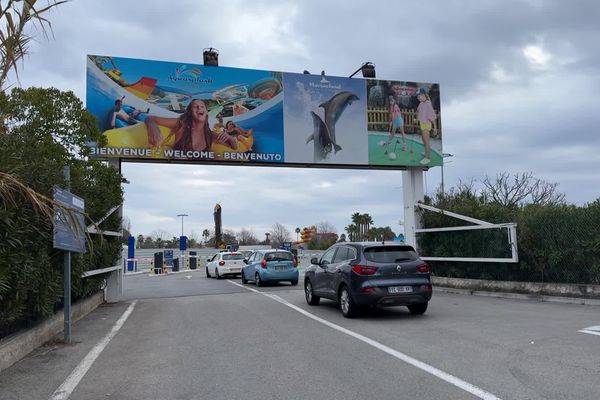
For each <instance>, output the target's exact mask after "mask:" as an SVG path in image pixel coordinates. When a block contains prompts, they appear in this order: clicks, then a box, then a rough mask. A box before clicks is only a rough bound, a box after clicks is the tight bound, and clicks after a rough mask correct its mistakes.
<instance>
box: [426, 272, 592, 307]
mask: <svg viewBox="0 0 600 400" xmlns="http://www.w3.org/2000/svg"><path fill="white" fill-rule="evenodd" d="M432 283H433V285H434V289H436V290H438V291H441V292H446V293H457V294H471V295H477V296H488V297H503V298H511V299H524V300H538V301H547V302H555V303H569V304H587V305H600V285H578V284H564V283H539V282H508V281H507V282H504V281H487V280H480V279H461V278H446V277H439V276H433V277H432Z"/></svg>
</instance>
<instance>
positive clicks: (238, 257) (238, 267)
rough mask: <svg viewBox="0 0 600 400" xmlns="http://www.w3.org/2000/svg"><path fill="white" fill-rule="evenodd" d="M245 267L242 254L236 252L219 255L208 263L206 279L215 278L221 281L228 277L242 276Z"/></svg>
mask: <svg viewBox="0 0 600 400" xmlns="http://www.w3.org/2000/svg"><path fill="white" fill-rule="evenodd" d="M245 266H246V264H245V263H244V255H243V254H242V253H239V252H234V251H225V252H221V253H217V254H215V255H214V256H213V257H212V258H211V259H210V260H208V262H207V263H206V277H207V278H210V277H211V276H214V277H215V278H217V279H221V278H222V277H224V276H226V275H240V274H241V273H242V268H243V267H245Z"/></svg>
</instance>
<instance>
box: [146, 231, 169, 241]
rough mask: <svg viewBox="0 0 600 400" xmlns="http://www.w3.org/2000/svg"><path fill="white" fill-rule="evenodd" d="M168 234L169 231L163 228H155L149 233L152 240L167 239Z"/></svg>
mask: <svg viewBox="0 0 600 400" xmlns="http://www.w3.org/2000/svg"><path fill="white" fill-rule="evenodd" d="M170 236H171V234H170V233H169V232H167V231H165V230H164V229H155V230H153V231H152V233H151V234H150V237H151V238H153V239H154V240H158V239H160V240H162V241H165V240H167V239H168V238H169V237H170Z"/></svg>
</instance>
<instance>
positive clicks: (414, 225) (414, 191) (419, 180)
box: [402, 168, 425, 252]
mask: <svg viewBox="0 0 600 400" xmlns="http://www.w3.org/2000/svg"><path fill="white" fill-rule="evenodd" d="M402 192H403V200H404V237H405V238H406V243H407V244H409V245H411V246H413V247H414V248H415V250H417V252H418V251H419V249H418V248H417V236H416V229H419V228H421V212H420V209H419V208H418V207H417V205H416V204H417V202H419V201H423V200H424V198H425V192H424V190H423V170H422V169H420V168H408V169H407V170H406V171H402Z"/></svg>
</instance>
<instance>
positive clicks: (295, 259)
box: [294, 257, 298, 267]
mask: <svg viewBox="0 0 600 400" xmlns="http://www.w3.org/2000/svg"><path fill="white" fill-rule="evenodd" d="M297 266H298V259H297V258H296V257H294V267H297Z"/></svg>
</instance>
